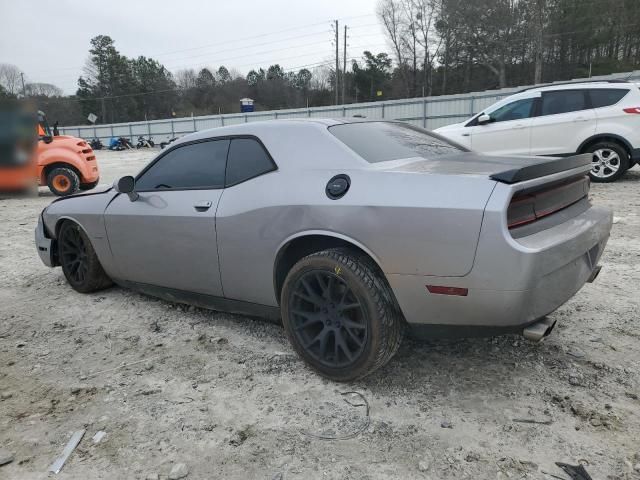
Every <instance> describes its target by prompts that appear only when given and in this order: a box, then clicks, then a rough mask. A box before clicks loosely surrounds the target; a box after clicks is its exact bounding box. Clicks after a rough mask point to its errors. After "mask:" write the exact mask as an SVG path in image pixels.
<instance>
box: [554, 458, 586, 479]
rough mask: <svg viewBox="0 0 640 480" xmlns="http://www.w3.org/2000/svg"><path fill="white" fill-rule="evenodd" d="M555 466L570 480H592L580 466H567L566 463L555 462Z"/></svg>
mask: <svg viewBox="0 0 640 480" xmlns="http://www.w3.org/2000/svg"><path fill="white" fill-rule="evenodd" d="M556 465H557V466H558V467H560V468H561V469H562V470H564V471H565V473H566V474H567V475H569V476H570V477H571V479H572V480H593V479H592V478H591V475H589V473H587V471H586V470H585V468H584V466H582V465H569V464H567V463H562V462H556Z"/></svg>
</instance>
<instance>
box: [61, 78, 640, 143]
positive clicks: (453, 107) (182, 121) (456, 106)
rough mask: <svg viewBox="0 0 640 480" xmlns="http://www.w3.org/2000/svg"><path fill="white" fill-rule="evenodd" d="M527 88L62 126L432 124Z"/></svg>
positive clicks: (101, 131)
mask: <svg viewBox="0 0 640 480" xmlns="http://www.w3.org/2000/svg"><path fill="white" fill-rule="evenodd" d="M619 79H626V80H630V81H631V80H637V81H640V70H636V71H634V72H628V73H618V74H613V75H604V76H600V77H593V78H590V79H584V78H583V79H575V80H573V81H574V82H581V81H587V80H591V81H594V80H619ZM523 88H526V87H513V88H504V89H501V90H488V91H485V92H476V93H467V94H461V95H443V96H439V97H421V98H410V99H404V100H385V101H379V102H369V103H353V104H348V105H336V106H329V107H312V108H295V109H287V110H270V111H264V112H253V113H231V114H228V115H207V116H200V117H183V118H173V119H167V120H152V121H145V122H131V123H114V124H105V125H92V126H72V127H62V128H60V132H61V133H62V134H67V135H74V136H77V137H80V138H85V139H91V138H99V139H100V140H102V141H103V142H106V143H108V142H109V140H110V139H111V138H112V137H127V138H129V139H130V140H131V141H132V142H134V141H135V140H136V139H137V138H138V136H145V137H152V138H153V139H154V141H155V142H156V143H160V142H162V141H166V140H168V139H171V138H173V137H180V136H182V135H186V134H187V133H192V132H196V131H198V130H205V129H208V128H214V127H222V126H225V125H234V124H238V123H246V122H254V121H259V120H270V119H283V118H284V119H286V118H314V117H315V118H327V117H330V118H335V117H353V116H363V117H366V118H369V119H389V120H403V121H407V122H410V123H413V124H415V125H418V126H421V127H424V128H427V129H430V130H433V129H435V128H438V127H441V126H443V125H448V124H451V123H456V122H461V121H463V120H465V119H467V118H469V117H470V116H472V115H474V114H476V113H477V112H480V111H482V110H483V109H484V108H487V107H488V106H490V105H492V104H493V103H495V102H497V101H498V100H500V99H501V98H504V97H507V96H509V95H513V94H514V93H516V92H518V91H520V90H522V89H523Z"/></svg>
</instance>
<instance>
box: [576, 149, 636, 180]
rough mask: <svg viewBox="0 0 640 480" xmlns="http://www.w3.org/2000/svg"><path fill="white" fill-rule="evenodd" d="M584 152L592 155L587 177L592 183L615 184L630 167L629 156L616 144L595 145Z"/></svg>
mask: <svg viewBox="0 0 640 480" xmlns="http://www.w3.org/2000/svg"><path fill="white" fill-rule="evenodd" d="M586 152H587V153H591V155H592V158H591V162H592V163H591V171H590V172H589V176H590V177H591V180H593V181H594V182H600V183H608V182H615V181H616V180H618V179H619V178H620V177H621V176H622V175H624V173H625V172H626V171H627V170H628V169H629V167H630V161H629V155H628V154H627V152H626V150H625V149H624V148H622V147H621V146H620V145H618V144H617V143H611V142H600V143H596V144H595V145H592V146H591V147H589V148H588V149H587V150H586Z"/></svg>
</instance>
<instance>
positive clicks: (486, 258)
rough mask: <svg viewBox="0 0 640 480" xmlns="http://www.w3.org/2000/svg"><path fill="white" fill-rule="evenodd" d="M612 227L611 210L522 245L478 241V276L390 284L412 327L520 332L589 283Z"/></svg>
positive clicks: (396, 278) (410, 278)
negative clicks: (444, 290)
mask: <svg viewBox="0 0 640 480" xmlns="http://www.w3.org/2000/svg"><path fill="white" fill-rule="evenodd" d="M611 223H612V213H611V211H610V210H608V209H602V208H593V207H592V208H589V209H588V210H587V211H585V212H583V213H582V214H581V215H579V216H577V217H575V218H573V219H572V220H571V221H568V222H565V223H562V224H560V225H557V226H555V227H553V228H550V229H547V230H543V231H541V232H538V233H536V234H534V235H530V236H527V237H523V238H519V239H518V240H514V239H512V238H510V237H509V239H508V240H507V239H505V241H504V243H503V244H500V242H498V241H497V240H496V238H493V237H491V236H487V237H485V238H484V239H482V238H481V241H480V244H479V245H478V253H477V257H476V262H475V265H474V268H473V269H472V271H471V272H470V273H469V274H468V275H467V276H465V277H433V276H415V275H387V278H388V279H389V283H390V284H391V287H392V289H393V291H394V293H395V295H396V298H397V300H398V303H399V305H400V308H401V309H402V312H403V313H404V315H405V318H406V319H407V321H408V322H409V324H413V325H415V326H422V327H428V326H432V327H435V326H437V327H438V328H440V329H441V330H450V331H452V332H457V335H459V336H468V335H469V336H470V335H477V334H479V333H482V330H486V331H487V333H492V332H493V331H501V330H504V331H518V330H522V329H523V328H524V327H526V326H527V325H529V324H531V323H532V322H534V321H536V320H538V319H540V318H542V317H544V316H545V315H547V314H549V313H551V312H553V311H554V310H556V309H557V308H558V307H560V306H561V305H562V304H564V303H565V302H566V301H567V300H569V299H570V298H571V297H572V296H573V295H575V294H576V292H578V290H580V289H581V288H582V286H583V285H584V284H585V283H586V282H587V281H588V280H589V279H590V277H591V275H592V272H594V270H596V268H597V262H598V261H599V259H600V256H601V255H602V252H603V250H604V247H605V245H606V243H607V240H608V238H609V232H610V230H611ZM483 230H484V227H483ZM426 285H440V286H449V287H459V288H466V289H468V294H467V295H466V296H456V295H443V294H433V293H430V292H429V291H428V290H427V288H426ZM446 327H450V328H446Z"/></svg>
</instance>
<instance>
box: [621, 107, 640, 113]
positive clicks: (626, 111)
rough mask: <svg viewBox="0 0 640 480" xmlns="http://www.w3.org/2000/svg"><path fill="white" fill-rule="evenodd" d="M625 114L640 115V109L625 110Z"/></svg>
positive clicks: (630, 108)
mask: <svg viewBox="0 0 640 480" xmlns="http://www.w3.org/2000/svg"><path fill="white" fill-rule="evenodd" d="M624 113H636V114H639V115H640V107H629V108H625V109H624Z"/></svg>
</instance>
